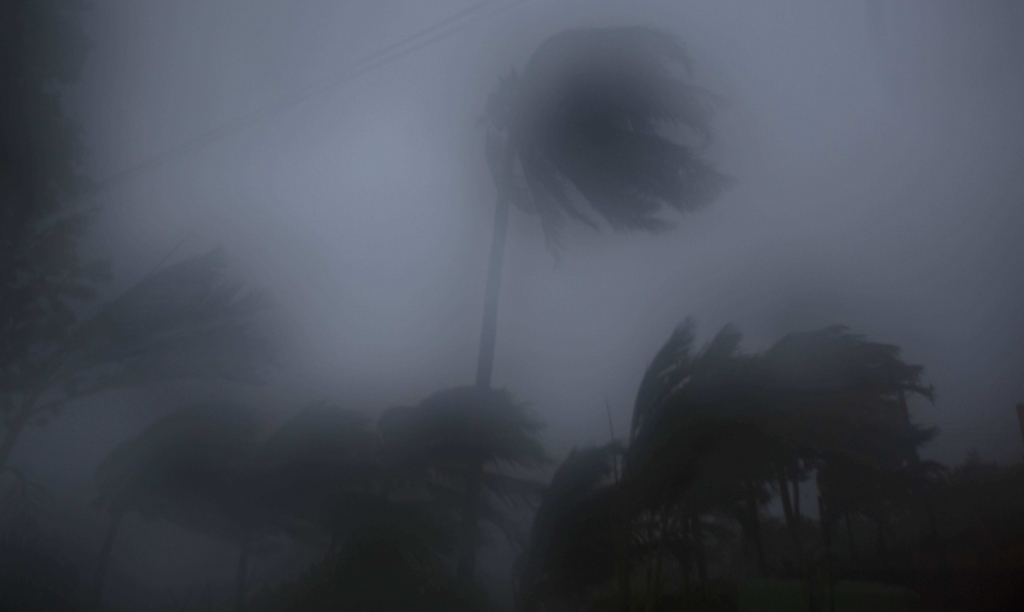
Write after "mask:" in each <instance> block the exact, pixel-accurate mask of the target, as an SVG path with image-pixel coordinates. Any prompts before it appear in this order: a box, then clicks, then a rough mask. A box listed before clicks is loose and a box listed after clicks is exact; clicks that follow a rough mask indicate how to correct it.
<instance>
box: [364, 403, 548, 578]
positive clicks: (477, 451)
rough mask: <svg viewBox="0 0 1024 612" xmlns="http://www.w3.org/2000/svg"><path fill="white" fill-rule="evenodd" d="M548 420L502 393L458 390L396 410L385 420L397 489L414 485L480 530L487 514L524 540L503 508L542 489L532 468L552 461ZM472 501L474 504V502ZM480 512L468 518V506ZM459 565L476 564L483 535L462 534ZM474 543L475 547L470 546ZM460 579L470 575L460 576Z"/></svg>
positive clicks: (390, 465) (385, 440)
mask: <svg viewBox="0 0 1024 612" xmlns="http://www.w3.org/2000/svg"><path fill="white" fill-rule="evenodd" d="M540 429H541V423H540V422H539V421H537V420H536V419H535V418H534V417H533V416H532V415H531V414H530V413H529V411H528V410H527V409H526V407H525V406H524V405H522V404H520V403H518V402H516V401H514V400H513V398H512V396H511V395H510V394H509V393H508V392H506V391H503V390H496V389H480V388H479V387H456V388H453V389H446V390H444V391H439V392H437V393H434V394H433V395H431V396H429V397H427V398H426V399H424V400H423V401H422V402H420V403H419V404H418V405H416V406H414V407H396V408H392V409H390V410H388V411H387V412H385V413H384V414H383V415H382V416H381V419H380V421H379V423H378V431H379V433H380V436H381V443H382V446H383V452H384V455H385V457H386V459H387V461H388V467H387V473H388V474H389V479H390V481H391V482H390V485H391V486H392V487H401V486H411V487H412V488H414V489H421V491H420V494H421V495H423V496H426V498H428V499H432V500H434V501H436V502H438V503H441V504H442V505H444V504H447V505H448V507H449V508H450V509H451V510H452V511H453V512H455V513H457V514H458V515H459V517H460V521H461V529H463V530H464V529H465V528H466V527H467V525H469V526H472V527H473V530H474V531H475V530H476V528H477V523H478V522H479V521H480V520H481V519H483V520H486V521H488V522H490V523H491V524H493V525H494V526H495V527H497V528H498V529H500V530H501V531H502V532H503V533H504V534H505V535H506V536H507V537H508V538H509V539H510V541H512V542H513V543H516V542H517V541H519V540H521V539H522V538H521V537H520V534H519V533H518V529H517V527H516V526H515V524H514V523H513V522H512V521H510V520H508V519H507V517H506V514H505V512H504V511H503V509H502V507H501V506H502V505H503V504H504V505H507V504H513V505H515V504H521V503H530V502H531V500H533V499H535V498H537V497H538V496H539V494H540V491H541V488H542V487H541V486H540V485H539V484H538V483H536V482H534V481H533V480H531V479H530V478H529V477H528V476H527V473H528V472H529V471H531V470H534V469H536V468H538V467H541V466H543V465H545V464H546V463H547V462H548V457H547V454H546V453H545V451H544V448H543V446H542V445H541V443H540V441H539V440H538V434H539V432H540ZM470 499H471V500H472V503H468V500H470ZM467 509H470V511H471V512H473V514H472V515H471V516H470V517H469V518H467V516H466V511H467ZM460 535H461V537H460V542H459V562H460V566H459V567H464V566H463V565H461V563H463V562H464V559H467V558H468V559H469V560H470V562H473V557H474V555H475V542H476V537H475V534H473V536H472V537H465V532H463V533H462V534H460ZM470 544H472V546H473V547H474V548H472V549H467V547H468V546H469V545H470ZM459 578H466V577H465V576H464V575H460V576H459Z"/></svg>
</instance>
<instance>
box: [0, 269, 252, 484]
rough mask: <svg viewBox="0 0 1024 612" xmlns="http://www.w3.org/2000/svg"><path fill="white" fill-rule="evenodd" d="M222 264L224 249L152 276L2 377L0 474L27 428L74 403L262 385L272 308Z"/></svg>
mask: <svg viewBox="0 0 1024 612" xmlns="http://www.w3.org/2000/svg"><path fill="white" fill-rule="evenodd" d="M225 266H226V259H225V257H224V254H223V252H222V251H220V250H219V249H218V250H214V251H210V252H208V253H205V254H202V255H199V256H196V257H191V258H188V259H185V260H183V261H180V262H177V263H175V264H173V265H170V266H167V267H165V268H163V269H161V270H158V271H156V272H155V273H153V274H151V275H149V276H148V277H146V278H144V279H143V280H141V281H139V282H138V283H136V284H135V285H133V286H132V287H130V288H129V289H128V290H127V291H125V292H124V293H123V294H121V295H120V296H118V297H117V298H116V299H114V300H111V301H110V302H108V303H107V304H105V305H104V306H103V308H102V309H100V310H99V311H98V312H97V313H95V314H94V315H93V316H92V317H91V318H89V319H87V320H85V321H82V322H81V323H79V324H78V325H77V326H75V327H74V328H73V329H72V330H71V331H70V332H68V333H67V334H66V335H65V337H64V338H63V340H62V342H61V343H60V344H59V345H57V346H55V347H53V348H52V350H50V351H48V352H46V353H45V355H44V356H43V357H42V358H41V359H40V363H39V364H38V367H33V368H29V369H26V370H25V371H22V372H19V373H18V374H17V375H16V376H13V377H11V378H10V379H6V380H5V381H4V386H3V389H2V392H3V393H4V394H5V395H6V394H7V393H8V391H10V395H9V396H0V402H3V403H0V412H2V413H3V415H2V416H4V417H5V419H4V420H5V421H6V423H5V424H6V427H5V428H4V433H3V437H2V438H0V469H3V467H4V466H5V464H6V462H7V460H8V458H9V457H10V454H11V452H12V450H13V449H14V446H15V443H16V442H17V440H18V438H19V436H20V435H21V433H22V432H23V431H24V429H25V427H26V426H27V425H28V424H29V423H30V422H35V421H43V422H45V420H46V419H48V418H50V417H52V416H53V415H54V414H57V413H58V412H59V411H60V410H61V409H62V408H63V407H65V406H66V405H67V404H68V402H71V401H73V400H75V399H80V398H82V397H85V396H88V395H93V394H97V393H102V392H104V391H106V390H109V389H113V388H124V387H132V386H141V385H144V384H148V383H153V382H159V381H168V380H181V379H207V380H210V379H214V380H234V381H243V382H253V381H255V380H257V379H258V377H259V375H260V373H261V370H262V369H263V368H264V367H265V366H266V365H267V364H268V363H270V362H271V361H272V353H271V347H270V343H269V342H268V341H267V340H268V338H267V337H266V336H264V335H263V334H261V332H260V329H259V323H258V317H259V315H260V314H261V312H262V311H264V310H265V309H266V303H265V302H264V301H263V300H262V299H260V297H259V296H258V295H256V294H255V293H254V292H252V291H249V290H245V289H243V288H242V287H239V286H237V285H234V284H232V283H229V282H227V281H226V280H225ZM11 398H16V400H17V401H14V400H11ZM7 400H11V401H7Z"/></svg>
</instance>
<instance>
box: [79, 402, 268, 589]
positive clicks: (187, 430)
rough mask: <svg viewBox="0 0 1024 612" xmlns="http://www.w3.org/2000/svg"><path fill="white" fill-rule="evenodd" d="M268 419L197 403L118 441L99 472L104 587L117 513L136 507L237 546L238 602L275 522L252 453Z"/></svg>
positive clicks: (99, 582) (98, 583)
mask: <svg viewBox="0 0 1024 612" xmlns="http://www.w3.org/2000/svg"><path fill="white" fill-rule="evenodd" d="M265 429H266V426H265V423H263V422H262V419H261V418H260V416H259V415H258V414H257V413H256V412H255V411H254V410H252V409H251V408H248V407H246V406H242V405H235V404H200V405H194V406H189V407H186V408H183V409H180V410H178V411H176V412H174V413H172V414H171V415H169V416H167V417H165V418H163V419H161V420H159V421H157V422H156V423H154V424H153V425H151V426H150V427H148V428H147V429H146V430H145V431H143V432H142V433H141V434H139V435H138V436H137V437H135V438H133V439H130V440H128V441H126V442H124V443H122V444H121V445H119V446H118V447H117V448H115V449H114V450H113V451H112V452H111V453H110V454H109V455H108V456H107V458H106V459H105V460H104V461H103V463H102V464H101V465H100V467H99V468H98V470H97V473H96V487H97V492H98V502H99V503H100V504H101V505H102V506H104V507H106V508H107V509H108V511H109V512H110V514H111V522H110V528H109V530H108V533H107V536H106V538H105V539H104V544H103V548H102V550H101V553H100V558H99V560H98V562H97V569H96V575H95V588H96V590H97V592H98V593H99V592H101V590H102V586H103V582H104V579H105V574H106V568H107V566H108V562H109V558H110V555H111V550H112V547H113V542H114V538H115V535H116V532H117V529H118V527H119V525H120V521H121V518H122V517H123V515H124V514H125V512H129V511H131V512H135V513H137V514H139V515H140V516H142V517H144V518H149V519H163V520H167V521H169V522H171V523H174V524H177V525H180V526H182V527H185V528H187V529H190V530H192V531H195V532H197V533H203V534H206V535H210V536H213V537H217V538H221V539H226V540H228V541H230V542H233V543H235V544H236V545H238V547H239V561H238V576H237V581H236V587H237V593H236V607H237V608H238V609H241V608H242V607H243V605H244V601H245V592H246V587H245V581H246V579H247V576H248V574H247V572H248V569H247V567H248V560H249V556H250V554H251V553H252V552H253V550H254V549H256V547H257V545H258V544H260V543H261V542H260V540H261V538H264V537H267V536H270V535H273V534H274V533H276V532H277V531H278V530H279V528H280V525H279V523H278V521H277V520H276V517H275V516H274V515H273V514H272V511H271V510H270V509H268V507H267V505H266V504H265V503H264V498H263V489H262V484H263V483H262V481H261V480H260V478H259V477H260V474H259V472H258V471H257V470H256V469H255V465H256V462H255V458H256V456H257V453H258V449H259V445H260V442H261V441H262V438H263V437H264V435H265V434H264V433H263V432H264V431H265Z"/></svg>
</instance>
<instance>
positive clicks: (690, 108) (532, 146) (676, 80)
mask: <svg viewBox="0 0 1024 612" xmlns="http://www.w3.org/2000/svg"><path fill="white" fill-rule="evenodd" d="M687 68H688V65H687V60H686V56H685V53H684V52H683V49H682V47H681V45H680V44H679V43H678V42H677V41H676V40H675V39H674V38H673V37H672V36H670V35H668V34H665V33H663V32H659V31H657V30H653V29H650V28H611V29H581V30H568V31H565V32H562V33H560V34H557V35H555V36H552V37H551V38H549V39H548V40H547V41H546V42H544V43H543V44H542V45H541V46H540V47H539V48H538V49H537V50H536V52H535V53H534V54H533V56H532V57H531V59H530V60H529V61H528V63H527V65H526V67H525V68H524V70H523V71H522V73H521V74H519V73H517V72H515V71H511V72H510V73H509V74H507V75H506V76H504V77H502V78H501V79H500V81H499V84H498V86H497V88H496V89H495V91H494V92H493V94H492V95H491V97H490V99H489V101H488V104H487V109H486V112H485V114H484V120H483V121H484V125H485V127H486V130H487V136H486V152H487V161H488V165H489V167H490V171H491V177H492V179H493V181H494V185H495V189H496V191H497V199H496V207H495V216H494V233H493V237H492V240H491V252H490V258H489V264H488V276H487V286H486V290H485V297H484V315H483V324H482V331H481V339H480V353H479V358H478V361H477V373H476V385H477V387H479V388H481V389H487V388H488V387H489V386H490V383H491V373H492V370H493V367H494V350H495V341H496V336H497V313H498V290H499V285H500V281H501V266H502V257H503V253H504V245H505V237H506V234H507V230H508V215H509V208H510V206H512V205H515V206H517V207H518V208H520V209H521V210H524V211H526V212H529V213H532V214H537V215H538V216H539V217H540V220H541V224H542V226H543V228H544V231H545V235H546V237H547V238H548V242H549V244H551V245H552V246H555V247H557V245H558V236H559V228H560V226H561V225H562V224H563V222H564V220H565V219H566V218H568V219H572V220H574V221H578V222H581V223H584V224H587V225H591V226H596V222H595V219H594V217H596V218H597V219H599V220H603V221H604V222H606V223H607V224H609V225H610V226H612V227H613V228H616V229H623V230H637V229H639V230H645V231H657V230H661V229H665V228H666V227H668V226H669V222H668V220H667V219H665V218H663V217H662V216H660V213H662V211H663V209H673V210H676V211H688V210H693V209H695V208H697V207H700V206H702V205H704V204H707V203H709V202H711V201H712V200H713V199H715V197H717V196H718V194H719V193H720V192H721V191H722V189H723V188H724V187H725V186H726V184H727V182H728V181H727V179H726V178H725V177H724V176H723V175H721V174H719V173H718V172H717V171H716V170H714V169H713V168H712V166H711V165H710V164H709V163H708V162H707V161H705V160H704V159H702V157H701V156H700V153H699V146H700V145H702V144H704V143H706V142H707V141H708V140H709V139H710V128H709V117H710V114H711V106H710V104H709V102H710V101H711V98H710V97H709V96H707V95H705V94H703V93H702V92H701V91H700V90H698V89H697V88H696V87H693V86H692V85H690V84H688V83H686V82H685V80H684V79H683V78H681V76H680V74H681V71H683V72H685V71H686V69H687ZM672 129H674V130H675V131H677V132H682V134H681V136H682V139H681V140H680V141H677V140H673V139H672V138H670V137H669V136H668V134H667V132H668V131H670V130H672ZM573 194H576V195H578V196H579V197H575V196H574V195H573ZM584 207H589V209H590V212H591V213H592V214H588V212H586V210H585V209H584ZM479 471H480V468H479V467H478V468H475V472H479ZM478 479H479V477H478V476H475V475H474V476H473V477H472V478H471V479H470V486H469V495H468V496H467V498H466V503H467V507H466V508H465V509H464V511H463V516H464V520H465V524H464V525H463V528H464V534H463V537H464V542H463V544H462V547H461V552H460V555H459V569H458V572H459V575H460V577H462V578H463V579H470V578H472V575H473V568H474V565H475V554H476V544H475V541H474V540H473V535H472V534H473V532H474V523H475V520H476V515H477V512H478V510H477V509H476V508H475V507H474V504H475V503H476V498H477V491H478V490H479V487H480V483H479V482H478Z"/></svg>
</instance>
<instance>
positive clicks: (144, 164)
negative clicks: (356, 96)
mask: <svg viewBox="0 0 1024 612" xmlns="http://www.w3.org/2000/svg"><path fill="white" fill-rule="evenodd" d="M529 1H530V0H514V1H513V2H510V3H509V4H506V5H505V6H502V7H499V8H498V9H497V10H494V11H491V12H490V13H484V14H481V13H480V11H482V10H483V9H485V8H488V7H490V6H493V5H496V4H499V2H500V0H483V1H482V2H478V3H477V4H474V5H472V6H470V7H469V8H466V9H464V10H462V11H460V12H458V13H456V14H454V15H451V16H450V17H446V18H445V19H442V20H441V21H438V22H436V23H434V24H432V25H430V26H428V27H426V28H424V29H422V30H419V31H417V32H415V33H414V34H411V35H409V36H407V37H405V38H403V39H401V40H399V41H398V42H395V43H392V44H390V45H388V46H387V47H385V48H383V49H381V50H380V51H377V52H376V53H374V54H372V55H370V56H369V57H367V58H366V59H364V60H363V61H361V62H359V63H358V64H356V65H355V66H352V67H351V68H349V69H348V70H345V71H344V72H341V73H339V74H337V75H335V76H334V77H333V78H331V79H329V80H327V81H324V82H322V83H317V84H314V85H309V86H307V87H304V88H302V89H299V90H297V91H295V92H293V93H292V94H290V95H288V96H285V97H284V98H282V99H280V100H278V101H277V102H275V103H273V104H270V105H267V106H264V107H263V108H260V109H257V110H254V111H252V112H250V113H247V114H245V115H242V116H241V117H238V118H237V119H235V120H233V121H230V122H228V123H225V124H223V125H221V126H219V127H216V128H213V129H210V130H207V131H205V132H203V133H201V134H198V135H196V136H194V137H192V138H190V139H188V140H186V141H184V142H181V143H179V144H177V145H174V146H172V147H170V148H168V149H165V150H163V151H161V152H160V153H157V154H155V155H152V156H150V157H148V158H146V159H144V160H142V161H141V162H139V163H137V164H135V165H133V166H130V167H128V168H125V169H124V170H121V171H119V172H115V173H114V174H112V175H110V176H108V177H107V178H105V179H103V180H101V181H99V182H98V183H97V184H96V186H95V188H94V189H93V190H92V193H91V195H93V196H95V195H99V194H101V193H103V192H106V191H109V190H111V189H113V188H114V187H117V186H118V185H120V184H122V183H124V182H126V181H128V180H131V179H133V178H135V177H137V176H140V175H143V174H146V173H147V172H150V171H152V170H154V169H156V168H158V167H160V166H162V165H164V164H166V163H168V162H170V161H173V160H175V159H178V158H180V157H182V156H184V155H187V154H189V153H193V152H195V151H199V150H201V149H203V148H204V147H206V146H208V145H210V144H212V143H214V142H217V141H220V140H224V139H225V138H227V137H229V136H232V135H234V134H236V133H238V132H240V131H242V130H244V129H245V128H247V127H249V126H251V125H255V124H257V123H259V122H260V121H263V120H265V119H267V118H269V117H271V116H273V115H276V114H278V113H281V112H284V111H286V110H288V109H290V108H292V107H294V106H297V105H299V104H301V103H302V102H305V101H307V100H309V99H311V98H314V97H316V96H318V95H321V94H324V93H327V92H329V91H331V90H332V89H334V88H335V87H338V86H339V85H342V84H344V83H346V82H348V81H351V80H352V79H355V78H356V77H359V76H362V75H364V74H367V73H370V72H373V71H374V70H376V69H378V68H380V67H382V66H385V65H387V64H390V63H391V62H393V61H395V60H397V59H400V58H402V57H405V56H406V55H409V54H410V53H413V52H415V51H419V50H420V49H423V48H425V47H427V46H429V45H432V44H434V43H435V42H438V41H440V40H443V39H445V38H448V37H449V36H451V35H452V34H454V33H456V32H458V31H459V30H460V29H462V28H463V27H465V26H467V25H468V24H470V23H472V22H473V21H474V20H478V19H480V18H482V17H494V16H496V15H499V14H501V13H505V12H507V11H509V10H511V9H513V8H516V7H518V6H520V5H522V4H526V3H527V2H529ZM459 22H461V23H459ZM403 47H404V48H403Z"/></svg>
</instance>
